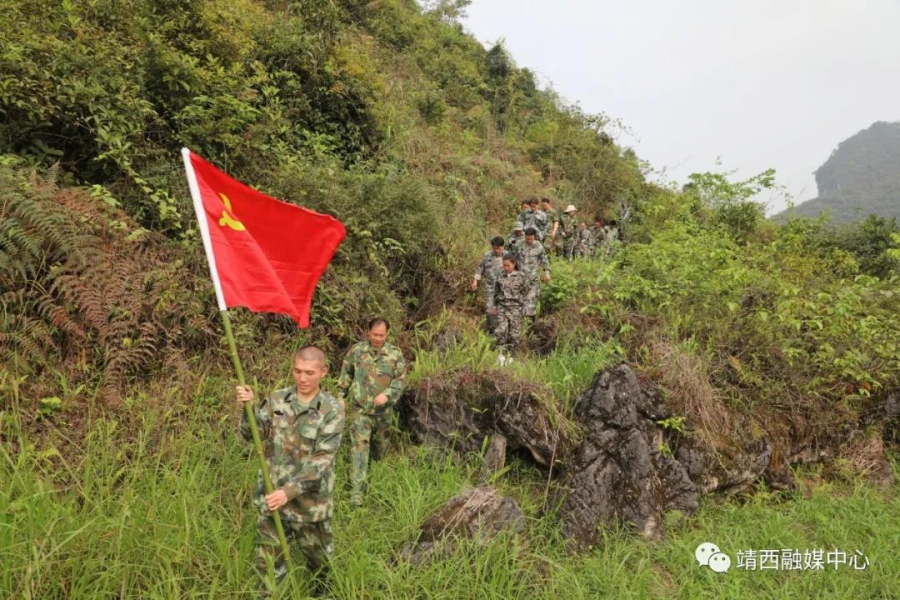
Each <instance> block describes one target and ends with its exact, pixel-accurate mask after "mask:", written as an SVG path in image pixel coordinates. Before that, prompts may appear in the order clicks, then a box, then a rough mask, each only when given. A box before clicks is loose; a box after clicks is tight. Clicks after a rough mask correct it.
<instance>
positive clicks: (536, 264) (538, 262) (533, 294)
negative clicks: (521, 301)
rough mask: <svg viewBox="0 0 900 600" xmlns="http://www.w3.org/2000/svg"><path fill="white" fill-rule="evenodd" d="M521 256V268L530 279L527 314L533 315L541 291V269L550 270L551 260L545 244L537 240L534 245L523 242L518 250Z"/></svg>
mask: <svg viewBox="0 0 900 600" xmlns="http://www.w3.org/2000/svg"><path fill="white" fill-rule="evenodd" d="M517 254H518V257H519V269H520V270H521V271H522V272H523V273H524V274H525V276H526V278H527V279H528V293H527V294H526V295H525V306H524V311H525V316H528V317H533V316H534V315H535V314H536V313H537V299H538V295H539V294H540V291H541V277H540V275H541V274H540V271H541V270H543V271H544V273H549V272H550V260H549V259H548V258H547V252H546V251H545V250H544V246H542V245H541V244H540V243H538V242H537V240H535V242H534V243H533V244H532V245H530V246H529V245H528V242H524V243H522V245H521V246H519V248H518V251H517Z"/></svg>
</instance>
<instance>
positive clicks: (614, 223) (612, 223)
mask: <svg viewBox="0 0 900 600" xmlns="http://www.w3.org/2000/svg"><path fill="white" fill-rule="evenodd" d="M609 224H610V225H612V226H613V227H616V226H617V225H618V223H616V220H615V219H613V220H612V221H610V222H609Z"/></svg>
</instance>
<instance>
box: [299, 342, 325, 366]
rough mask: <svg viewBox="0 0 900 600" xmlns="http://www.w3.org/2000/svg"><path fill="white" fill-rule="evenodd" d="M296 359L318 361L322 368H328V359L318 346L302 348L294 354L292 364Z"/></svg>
mask: <svg viewBox="0 0 900 600" xmlns="http://www.w3.org/2000/svg"><path fill="white" fill-rule="evenodd" d="M298 359H299V360H314V361H318V362H319V363H320V364H321V365H322V366H323V367H325V368H326V369H327V368H328V358H327V357H326V356H325V353H324V352H322V349H321V348H319V347H318V346H303V347H302V348H300V349H299V350H297V351H296V352H294V362H296V361H297V360H298Z"/></svg>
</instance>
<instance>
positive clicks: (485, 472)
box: [478, 433, 506, 483]
mask: <svg viewBox="0 0 900 600" xmlns="http://www.w3.org/2000/svg"><path fill="white" fill-rule="evenodd" d="M505 466H506V436H504V435H503V434H502V433H497V434H494V435H493V436H491V441H490V443H489V444H488V447H487V451H486V452H485V453H484V462H483V463H482V464H481V470H480V471H479V473H478V479H479V481H480V482H481V483H488V482H490V480H491V477H492V476H493V475H494V473H497V472H499V471H501V470H503V467H505Z"/></svg>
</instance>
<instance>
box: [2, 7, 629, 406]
mask: <svg viewBox="0 0 900 600" xmlns="http://www.w3.org/2000/svg"><path fill="white" fill-rule="evenodd" d="M3 13H4V19H5V22H6V24H7V26H6V27H4V29H3V33H2V36H3V37H2V40H0V44H2V52H3V54H2V61H3V62H2V71H0V77H2V80H0V90H2V91H0V115H2V122H0V153H3V169H4V174H3V176H4V179H5V180H6V184H5V185H4V190H3V193H4V194H6V195H8V196H9V195H12V196H14V197H15V198H16V199H17V200H16V202H15V203H14V204H10V202H9V200H8V201H7V202H6V203H5V204H4V206H5V207H6V208H5V211H6V212H5V213H4V217H5V218H10V217H12V220H10V221H8V222H5V229H6V231H5V238H6V239H15V240H17V242H16V245H14V246H6V247H5V251H6V253H7V254H6V255H4V262H3V269H4V275H3V276H4V281H3V283H4V284H5V285H4V286H3V287H4V289H6V290H19V291H18V292H17V294H16V296H15V297H14V298H13V297H9V296H7V297H6V298H5V300H4V302H5V307H6V308H7V310H6V312H5V313H4V314H5V317H4V329H6V330H7V331H9V333H8V334H7V337H6V342H5V344H4V346H3V348H4V350H3V352H4V355H3V356H4V360H10V359H11V358H12V355H13V353H17V352H22V351H23V350H24V349H25V348H26V347H27V348H29V355H30V359H29V360H28V361H26V362H27V363H28V366H27V367H26V368H27V369H28V370H29V371H31V372H34V373H39V372H40V369H41V367H43V366H45V365H47V364H48V362H47V360H48V358H49V357H52V362H53V363H54V364H57V363H58V359H59V355H60V353H61V354H62V356H63V358H64V360H63V363H62V364H63V365H66V366H68V365H69V364H70V362H69V360H68V359H72V358H73V357H77V356H80V355H82V354H83V348H85V347H88V348H90V349H91V352H93V353H94V354H93V355H92V356H90V357H88V358H89V362H90V363H92V364H94V365H96V366H99V367H100V368H101V370H102V371H103V372H104V373H103V375H102V377H103V380H104V383H105V389H106V390H107V391H109V393H110V394H111V396H110V397H112V396H115V394H116V390H115V388H116V387H117V386H119V385H120V384H121V383H122V382H123V381H124V379H123V377H125V376H126V375H139V374H141V373H146V372H147V370H148V368H149V369H151V370H152V369H156V368H159V367H161V366H162V364H163V362H165V360H166V359H167V358H172V359H173V360H175V363H176V364H177V365H178V366H179V368H180V369H181V370H184V369H185V368H187V367H188V366H189V365H188V364H186V362H185V361H187V362H188V363H189V362H190V361H189V360H188V359H187V358H185V359H184V360H182V359H181V358H177V359H176V358H173V357H175V356H176V355H177V356H180V355H181V354H182V353H183V352H187V353H188V354H192V355H193V356H194V357H197V356H198V354H197V353H202V352H203V351H204V350H205V349H207V348H209V347H212V348H213V351H218V339H217V338H216V337H215V336H213V337H210V328H209V327H208V326H205V325H201V324H198V323H190V322H188V321H190V320H191V319H194V318H197V317H200V318H201V320H203V321H206V320H207V319H209V320H212V319H213V318H214V313H213V312H212V307H213V302H212V295H211V293H212V290H211V288H210V286H209V284H208V282H207V281H206V280H205V278H204V275H205V273H204V265H203V260H202V258H201V253H200V252H199V238H198V236H197V234H196V228H195V225H194V224H193V215H192V210H191V208H190V201H189V197H188V194H187V186H186V183H185V181H184V174H183V172H182V170H181V169H179V168H178V160H177V158H178V150H179V148H180V147H181V146H188V147H190V148H191V149H192V150H194V151H195V152H198V153H200V154H201V155H203V156H205V157H206V158H208V159H209V160H211V161H213V162H214V163H215V164H218V165H220V166H221V167H222V168H223V169H225V170H227V171H228V172H229V173H230V174H231V175H233V176H235V177H237V178H239V179H241V180H243V181H247V182H250V183H251V184H253V185H255V186H257V187H258V188H260V189H261V190H263V191H265V192H268V193H271V194H272V195H274V196H276V197H279V198H284V199H287V200H288V201H291V202H296V203H298V204H302V205H303V206H306V207H308V208H312V209H314V210H318V211H321V212H325V213H329V214H333V215H335V216H337V217H338V218H339V219H340V220H341V221H343V222H344V223H345V225H346V226H347V229H348V232H349V235H348V239H347V241H346V242H345V243H344V244H343V245H342V246H341V248H340V251H339V252H338V255H337V257H336V259H335V261H334V263H333V265H332V268H331V269H329V271H328V274H327V276H326V279H325V282H324V285H322V287H321V288H320V292H319V294H318V295H317V297H316V305H315V308H314V314H315V318H314V323H315V326H314V328H313V331H312V332H311V334H310V335H311V336H312V337H314V338H316V339H320V340H324V341H326V343H328V345H329V347H331V348H336V347H342V346H343V345H346V343H347V342H348V341H349V339H350V337H351V336H352V335H354V334H355V329H356V327H357V326H358V319H359V315H365V314H373V313H380V314H385V315H387V316H388V317H390V318H392V319H394V320H397V321H398V322H399V321H400V320H402V319H403V318H406V319H407V320H408V321H410V322H413V321H415V320H416V318H417V316H418V315H422V316H425V315H428V314H433V313H434V311H435V310H436V309H437V308H438V307H439V304H440V301H441V300H442V299H444V298H445V297H446V289H455V288H457V287H458V286H459V284H461V283H462V282H463V281H464V280H465V278H466V277H467V276H468V271H469V269H470V267H469V264H470V263H471V262H472V261H473V260H474V258H475V256H476V254H477V252H478V251H479V250H480V246H481V244H482V243H483V242H484V240H486V239H489V238H490V235H491V234H492V233H495V231H494V229H493V227H495V226H500V227H502V228H504V230H505V229H506V228H507V227H508V226H509V224H508V214H509V213H510V212H511V211H513V209H515V208H517V206H518V203H519V202H520V201H521V199H522V198H524V197H526V196H529V195H544V194H550V195H553V196H554V197H558V198H559V199H560V201H561V202H568V201H572V200H574V199H575V198H576V196H577V198H578V201H579V203H580V205H581V206H582V208H583V209H584V210H585V212H586V213H588V214H592V213H595V212H601V211H606V210H613V208H612V203H613V201H614V200H615V199H619V198H627V197H629V196H630V195H634V194H637V193H639V192H640V190H641V189H642V187H643V185H644V184H643V181H642V177H641V175H640V172H639V168H638V163H637V160H636V158H635V157H634V156H633V154H630V153H628V152H623V150H622V149H621V148H619V147H618V146H616V145H615V144H614V143H613V141H612V140H611V139H610V137H609V136H608V135H607V134H606V133H604V126H605V123H606V121H605V119H604V118H603V117H599V116H593V115H586V114H583V113H582V112H580V111H579V110H577V109H575V108H570V107H565V106H563V105H561V104H560V102H559V100H558V98H556V97H555V96H554V95H553V94H552V93H551V92H546V91H541V90H539V89H538V88H537V86H536V82H535V78H534V75H533V74H532V73H531V72H530V71H528V70H527V69H523V68H519V67H517V66H516V65H515V64H514V62H513V61H512V59H511V58H510V57H509V56H508V54H507V53H506V51H505V50H504V49H503V47H502V46H499V45H498V46H495V47H493V48H490V49H485V48H483V47H482V46H481V45H480V44H478V43H477V42H476V41H475V40H473V39H472V38H471V37H470V36H468V35H466V34H465V33H464V32H463V30H462V28H461V27H460V26H459V25H458V24H456V23H455V22H454V21H453V20H452V19H451V18H450V17H448V16H447V15H446V14H445V13H443V12H441V11H440V10H438V11H436V12H431V13H423V12H422V11H421V10H420V9H419V8H418V7H417V5H416V4H415V3H414V2H413V1H412V0H409V1H403V0H391V1H386V2H375V3H371V2H342V3H335V2H332V1H331V0H322V1H318V0H313V1H310V2H302V3H300V2H268V3H265V2H255V1H251V0H233V1H232V0H222V1H215V2H212V1H202V2H162V3H160V2H149V1H148V2H132V1H124V0H123V1H121V2H119V1H115V0H113V1H102V2H62V3H60V2H50V1H47V2H33V1H29V2H22V1H11V0H6V1H4V2H3ZM53 165H56V166H55V167H54V168H53V170H52V171H47V169H48V168H50V167H51V166H53ZM35 168H36V169H37V170H38V172H39V175H37V177H38V180H37V182H36V183H37V185H36V186H32V185H30V184H29V183H28V180H29V177H31V176H30V175H28V173H29V172H31V170H32V169H35ZM57 183H59V184H61V185H62V186H63V188H61V189H59V190H57V189H56V188H55V187H54V186H55V185H56V184H57ZM71 186H77V188H78V189H79V191H76V189H75V188H73V187H71ZM37 190H40V192H38V191H37ZM38 193H40V194H43V195H44V196H54V195H57V194H59V195H61V196H62V197H64V198H66V201H65V202H52V201H51V202H50V203H43V204H42V203H40V202H39V199H38V198H37V197H35V194H38ZM29 200H30V201H32V202H38V204H36V205H33V204H32V203H31V202H29ZM19 202H21V204H20V203H19ZM32 206H34V211H32V212H29V211H30V210H31V208H30V207H32ZM56 222H65V223H66V224H67V225H66V226H64V227H62V228H60V227H56V226H50V224H51V223H56ZM94 234H95V235H94ZM47 248H53V250H52V257H51V260H50V261H49V262H48V261H47V260H46V257H45V256H44V252H45V251H46V249H47ZM128 248H131V249H132V251H129V250H128ZM87 251H90V252H106V253H112V254H113V255H115V256H117V257H119V260H118V261H115V262H116V263H117V266H116V268H118V269H120V270H121V271H122V272H121V273H120V277H119V278H117V279H118V281H116V282H115V283H113V284H109V283H108V282H105V281H104V282H100V281H96V279H95V276H97V277H105V276H106V275H107V273H106V271H105V268H104V269H101V270H102V272H100V273H95V270H97V269H98V268H99V267H100V264H98V263H97V262H96V261H91V260H86V261H83V262H84V264H81V263H79V261H76V260H73V258H74V257H75V256H77V255H78V254H79V253H81V252H87ZM160 254H164V255H165V258H164V259H163V258H162V257H161V256H160ZM65 257H69V259H68V260H63V259H64V258H65ZM54 260H56V261H60V262H63V263H64V264H62V265H60V266H61V267H62V268H61V269H60V268H53V264H52V263H53V262H54ZM103 264H104V265H105V264H106V263H105V262H104V263H103ZM126 272H129V273H131V274H132V275H134V276H139V278H140V277H143V278H144V280H146V279H148V278H149V279H152V280H153V281H154V282H155V284H152V285H151V284H149V283H147V282H146V281H144V282H141V281H137V280H135V279H134V277H131V278H130V279H129V277H128V275H127V274H126ZM76 280H77V281H76ZM88 282H93V285H91V284H87V283H88ZM109 285H113V286H115V287H116V288H117V289H116V290H113V289H111V288H109ZM141 285H144V286H145V289H144V290H143V292H142V295H143V297H142V298H141V300H140V304H141V307H140V308H137V307H129V303H130V302H134V299H133V294H134V293H137V288H135V287H133V286H138V287H140V286H141ZM23 286H24V289H23ZM101 290H102V293H99V294H98V293H96V292H100V291H101ZM48 291H49V292H50V293H49V294H48V293H47V292H48ZM76 307H77V308H76ZM185 307H191V308H189V309H188V310H185ZM175 313H177V314H175ZM87 315H90V316H87ZM148 320H149V321H148ZM51 323H53V324H52V325H51ZM238 329H239V331H240V333H241V336H242V337H241V340H240V342H241V345H243V346H245V347H255V346H260V345H267V344H268V343H270V341H268V338H267V337H265V336H266V335H269V334H271V333H273V332H274V330H277V331H279V332H280V333H282V334H284V335H294V332H293V331H292V326H291V324H290V322H289V321H288V320H287V319H283V318H277V317H261V318H257V317H252V316H250V315H243V316H242V317H241V324H240V325H239V327H238ZM264 332H267V333H264ZM125 339H128V340H131V341H132V342H133V343H132V342H129V343H128V345H127V346H123V341H124V340H125ZM88 340H90V342H88ZM123 354H127V356H123ZM77 360H81V362H82V365H83V366H84V365H85V364H86V363H84V358H81V359H77ZM192 360H193V359H192ZM57 368H58V367H57ZM85 375H88V373H86V372H84V370H81V372H80V373H78V374H76V373H68V374H67V376H69V377H73V376H74V377H76V378H78V379H79V381H80V379H81V378H83V376H85ZM90 376H92V375H90Z"/></svg>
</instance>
